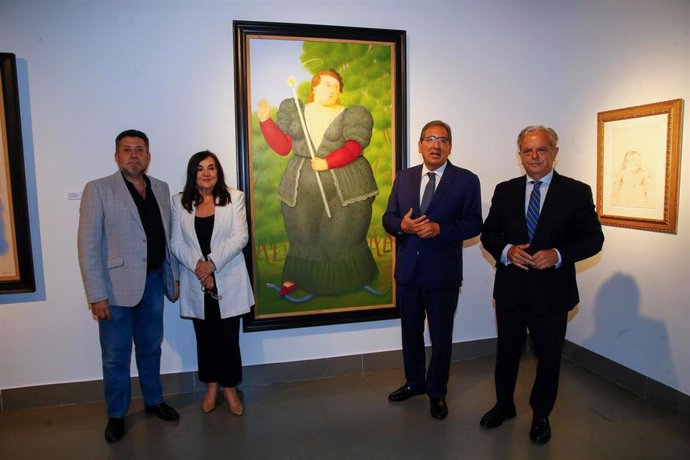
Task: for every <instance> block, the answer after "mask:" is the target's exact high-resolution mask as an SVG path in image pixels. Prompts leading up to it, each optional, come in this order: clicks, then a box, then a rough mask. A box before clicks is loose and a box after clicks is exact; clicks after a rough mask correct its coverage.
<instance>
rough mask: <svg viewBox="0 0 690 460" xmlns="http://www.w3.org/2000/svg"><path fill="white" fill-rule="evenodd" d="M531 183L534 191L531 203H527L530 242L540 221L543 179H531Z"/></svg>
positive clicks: (531, 195)
mask: <svg viewBox="0 0 690 460" xmlns="http://www.w3.org/2000/svg"><path fill="white" fill-rule="evenodd" d="M530 184H534V188H532V193H531V194H530V196H529V204H528V205H527V215H526V216H525V217H526V218H527V236H529V240H530V242H531V241H532V237H533V236H534V230H535V229H536V228H537V222H538V221H539V203H540V202H541V192H540V191H539V187H541V184H542V182H541V181H530Z"/></svg>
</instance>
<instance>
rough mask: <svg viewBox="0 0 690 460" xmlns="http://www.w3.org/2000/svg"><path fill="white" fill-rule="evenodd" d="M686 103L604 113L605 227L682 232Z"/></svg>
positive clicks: (601, 177) (601, 181) (600, 170)
mask: <svg viewBox="0 0 690 460" xmlns="http://www.w3.org/2000/svg"><path fill="white" fill-rule="evenodd" d="M682 110H683V100H682V99H675V100H672V101H665V102H657V103H654V104H646V105H640V106H636V107H628V108H624V109H616V110H608V111H606V112H599V114H598V121H597V125H598V129H597V131H598V133H597V134H598V142H597V147H598V156H597V211H598V212H599V219H600V220H601V223H602V224H604V225H613V226H617V227H628V228H635V229H640V230H651V231H657V232H668V233H676V228H677V222H678V190H679V180H680V143H681V130H682Z"/></svg>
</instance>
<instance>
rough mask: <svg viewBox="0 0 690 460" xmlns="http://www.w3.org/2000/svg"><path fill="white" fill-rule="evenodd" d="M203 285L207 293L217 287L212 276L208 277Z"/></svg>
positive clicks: (202, 282) (202, 281)
mask: <svg viewBox="0 0 690 460" xmlns="http://www.w3.org/2000/svg"><path fill="white" fill-rule="evenodd" d="M201 285H202V286H203V287H204V289H206V290H207V291H210V290H211V289H213V288H214V287H215V286H216V283H215V281H213V277H212V276H207V277H206V278H204V279H202V280H201Z"/></svg>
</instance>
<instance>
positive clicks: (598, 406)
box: [0, 357, 690, 460]
mask: <svg viewBox="0 0 690 460" xmlns="http://www.w3.org/2000/svg"><path fill="white" fill-rule="evenodd" d="M492 369H493V359H478V360H471V361H461V362H458V363H453V366H452V370H451V381H450V385H449V393H448V404H449V408H450V415H449V416H448V418H447V419H446V420H444V421H437V420H434V419H432V418H431V416H430V415H429V404H428V400H427V398H426V397H424V396H419V397H415V398H413V399H411V400H409V401H406V402H403V403H397V404H391V403H389V402H388V401H387V400H386V395H387V394H388V393H389V392H390V391H391V390H393V389H395V388H396V387H397V386H398V385H399V384H401V383H402V379H403V377H402V372H401V370H386V371H377V372H371V373H366V374H358V375H351V376H345V377H338V378H332V379H322V380H313V381H306V382H295V383H285V384H273V385H266V386H256V387H244V393H245V407H246V412H245V414H244V416H242V417H237V416H234V415H232V414H230V412H229V411H228V409H227V407H225V406H221V407H219V408H218V409H216V410H215V411H214V412H212V413H211V414H208V415H204V414H202V412H201V410H200V399H201V397H202V395H201V394H190V395H179V396H173V397H170V398H169V399H168V402H169V403H170V404H171V405H173V406H174V407H176V408H177V409H178V410H179V411H180V414H181V416H182V419H181V421H179V422H176V423H170V422H162V421H160V420H158V419H156V418H152V417H148V416H146V415H145V414H144V413H143V406H142V402H141V400H136V401H134V402H133V404H132V408H131V410H130V415H129V416H128V417H127V424H126V430H127V434H126V436H125V438H124V439H123V440H122V441H121V442H119V443H117V444H112V445H111V444H108V443H106V442H105V441H104V439H103V429H104V426H105V422H106V418H105V415H104V405H103V404H84V405H76V406H64V407H57V408H50V409H33V410H25V411H16V412H8V413H1V414H0V459H3V460H14V459H32V460H33V459H37V458H41V459H43V458H45V459H106V458H112V459H128V460H133V459H188V458H190V459H191V458H193V459H204V458H232V459H366V458H377V459H378V458H383V459H539V458H549V459H606V460H617V459H654V460H660V459H689V458H690V421H688V420H686V419H682V418H679V417H676V416H674V415H672V414H669V413H668V412H667V411H664V410H661V409H659V408H657V407H655V406H654V405H652V404H650V403H649V402H646V401H644V400H641V399H640V398H638V397H636V396H635V395H634V394H632V393H630V392H628V391H626V390H624V389H622V388H621V387H618V386H616V385H614V384H612V383H610V382H608V381H605V380H603V379H601V378H600V377H598V376H596V375H594V374H592V373H590V372H589V371H587V370H585V369H583V368H581V367H578V366H576V365H574V364H572V363H568V362H564V365H563V370H562V374H561V387H560V394H559V399H558V402H557V404H556V409H555V410H554V413H553V414H552V415H551V426H552V429H553V438H552V440H551V442H550V443H548V444H547V445H545V446H536V445H534V444H532V443H531V442H530V441H529V438H528V435H527V433H528V430H529V425H530V421H531V412H530V408H529V403H528V402H527V401H528V397H529V389H530V386H531V381H532V377H533V375H534V360H533V359H532V358H531V357H527V358H525V360H524V361H523V364H522V367H521V373H520V379H519V382H518V389H517V391H516V403H517V408H518V416H517V418H516V419H514V420H513V421H511V422H508V423H506V424H504V425H503V426H501V427H499V428H496V429H494V430H482V429H480V428H479V419H480V417H481V415H482V413H483V412H484V411H485V410H487V409H489V408H490V406H491V405H492V404H493V380H492V379H493V377H492V373H493V370H492Z"/></svg>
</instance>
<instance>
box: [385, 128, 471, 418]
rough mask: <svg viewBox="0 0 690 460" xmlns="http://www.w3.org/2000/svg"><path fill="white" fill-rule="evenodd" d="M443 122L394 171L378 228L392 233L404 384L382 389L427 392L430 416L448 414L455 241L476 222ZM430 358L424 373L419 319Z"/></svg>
mask: <svg viewBox="0 0 690 460" xmlns="http://www.w3.org/2000/svg"><path fill="white" fill-rule="evenodd" d="M452 144H453V138H452V135H451V130H450V126H448V125H447V124H446V123H444V122H442V121H440V120H434V121H430V122H429V123H427V124H426V125H424V128H422V133H421V136H420V137H419V143H418V144H417V145H418V147H419V153H421V155H422V159H423V160H424V164H422V165H419V166H415V167H412V168H409V169H406V170H404V171H400V172H399V173H398V174H397V175H396V178H395V182H394V183H393V189H392V190H391V196H390V198H389V199H388V207H387V208H386V212H385V213H384V215H383V226H384V227H385V229H386V231H387V232H388V233H390V234H391V235H393V236H395V240H396V260H395V282H396V303H397V306H398V308H399V309H400V318H401V328H402V346H403V360H404V364H405V378H406V382H405V384H404V385H403V386H401V387H400V388H398V389H397V390H395V391H394V392H393V393H391V394H390V395H388V399H389V400H390V401H393V402H399V401H404V400H406V399H409V398H410V397H412V396H415V395H420V394H424V393H426V394H428V395H429V402H430V405H431V415H432V417H434V418H436V419H439V420H442V419H444V418H446V416H447V415H448V406H447V405H446V392H447V384H448V374H449V372H450V358H451V351H452V341H453V318H454V316H455V310H456V308H457V304H458V295H459V293H460V285H461V284H462V243H463V241H464V240H466V239H469V238H472V237H475V236H477V235H478V234H479V232H480V231H481V227H482V210H481V192H480V187H479V178H478V177H477V176H476V175H475V174H473V173H472V172H470V171H468V170H466V169H463V168H459V167H457V166H454V165H452V164H451V163H450V162H449V161H448V156H449V155H450V150H451V147H452ZM425 316H426V318H427V320H428V323H429V335H430V337H431V345H432V346H431V362H430V363H429V369H428V371H426V375H425V368H426V355H425V349H424V318H425Z"/></svg>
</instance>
